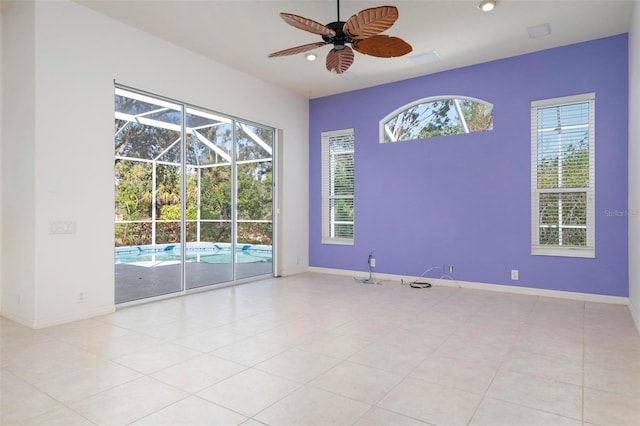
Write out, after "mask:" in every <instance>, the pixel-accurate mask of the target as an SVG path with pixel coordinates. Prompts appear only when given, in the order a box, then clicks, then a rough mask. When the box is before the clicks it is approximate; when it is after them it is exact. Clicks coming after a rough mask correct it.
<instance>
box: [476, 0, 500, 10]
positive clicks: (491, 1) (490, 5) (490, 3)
mask: <svg viewBox="0 0 640 426" xmlns="http://www.w3.org/2000/svg"><path fill="white" fill-rule="evenodd" d="M497 4H498V2H497V1H496V0H483V1H481V2H480V4H479V5H478V9H480V10H481V11H483V12H491V11H492V10H493V9H495V7H496V5H497Z"/></svg>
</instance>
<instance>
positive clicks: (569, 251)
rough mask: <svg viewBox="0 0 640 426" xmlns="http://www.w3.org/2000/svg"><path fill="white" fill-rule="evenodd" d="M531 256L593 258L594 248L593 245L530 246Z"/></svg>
mask: <svg viewBox="0 0 640 426" xmlns="http://www.w3.org/2000/svg"><path fill="white" fill-rule="evenodd" d="M531 254H532V255H533V256H564V257H582V258H591V259H593V258H595V257H596V250H595V249H594V248H593V247H562V246H540V245H534V246H531Z"/></svg>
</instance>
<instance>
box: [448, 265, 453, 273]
mask: <svg viewBox="0 0 640 426" xmlns="http://www.w3.org/2000/svg"><path fill="white" fill-rule="evenodd" d="M449 273H450V274H453V265H449Z"/></svg>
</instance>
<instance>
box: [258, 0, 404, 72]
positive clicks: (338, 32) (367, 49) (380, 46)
mask: <svg viewBox="0 0 640 426" xmlns="http://www.w3.org/2000/svg"><path fill="white" fill-rule="evenodd" d="M337 3H338V20H337V21H335V22H331V23H329V24H327V25H322V24H321V23H319V22H316V21H314V20H312V19H308V18H304V17H302V16H298V15H294V14H292V13H281V14H280V17H281V18H282V19H283V20H284V21H285V22H286V23H287V24H289V25H291V26H294V27H296V28H298V29H301V30H304V31H308V32H310V33H313V34H318V35H320V36H322V41H318V42H315V43H309V44H303V45H301V46H297V47H292V48H289V49H284V50H280V51H278V52H274V53H271V54H270V55H269V57H270V58H273V57H276V56H287V55H295V54H298V53H303V52H308V51H310V50H313V49H315V48H318V47H321V46H325V45H327V44H333V49H331V51H330V52H329V54H328V55H327V61H326V66H327V70H329V71H333V72H336V73H337V74H342V73H343V72H345V71H346V70H347V69H349V67H350V66H351V64H353V59H354V54H353V51H354V50H355V51H356V52H359V53H362V54H365V55H370V56H376V57H379V58H395V57H397V56H402V55H406V54H407V53H409V52H411V50H413V49H412V48H411V45H410V44H409V43H407V42H405V41H404V40H402V39H401V38H398V37H393V36H388V35H385V34H380V33H381V32H383V31H384V30H386V29H388V28H390V27H391V26H392V25H393V24H394V22H396V20H397V19H398V9H397V8H396V7H395V6H379V7H372V8H370V9H364V10H361V11H360V12H358V14H357V15H353V16H352V17H351V18H349V20H348V21H346V22H344V21H341V20H340V0H337ZM347 44H350V45H351V46H352V47H353V49H352V48H351V47H349V46H347Z"/></svg>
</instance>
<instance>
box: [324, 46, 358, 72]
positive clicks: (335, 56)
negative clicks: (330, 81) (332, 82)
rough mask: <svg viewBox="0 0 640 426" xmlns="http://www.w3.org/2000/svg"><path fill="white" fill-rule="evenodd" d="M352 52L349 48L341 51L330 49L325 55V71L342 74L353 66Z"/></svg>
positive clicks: (345, 47) (346, 47)
mask: <svg viewBox="0 0 640 426" xmlns="http://www.w3.org/2000/svg"><path fill="white" fill-rule="evenodd" d="M353 56H354V55H353V50H351V48H350V47H349V46H344V48H342V49H339V50H337V49H331V51H330V52H329V54H328V55H327V69H328V70H329V71H335V72H336V73H337V74H342V73H343V72H345V71H346V70H348V69H349V67H350V66H351V64H353Z"/></svg>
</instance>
